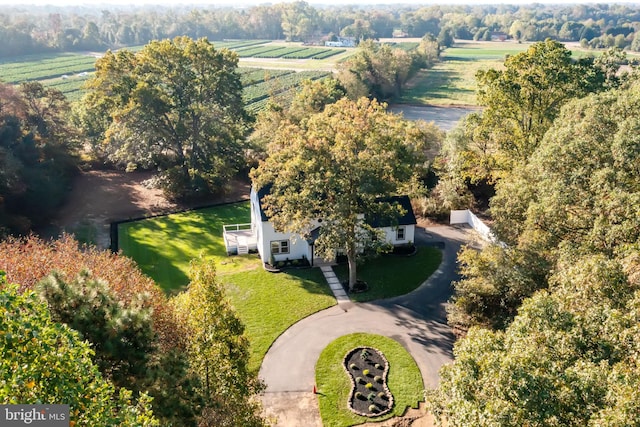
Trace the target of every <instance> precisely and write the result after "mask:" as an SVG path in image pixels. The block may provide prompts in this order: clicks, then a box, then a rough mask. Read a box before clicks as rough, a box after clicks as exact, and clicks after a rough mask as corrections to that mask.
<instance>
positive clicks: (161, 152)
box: [81, 37, 246, 198]
mask: <svg viewBox="0 0 640 427" xmlns="http://www.w3.org/2000/svg"><path fill="white" fill-rule="evenodd" d="M237 64H238V58H237V56H236V54H235V53H232V52H230V51H228V50H226V49H219V50H216V49H215V48H214V46H213V44H211V43H210V42H209V41H207V40H206V39H199V40H192V39H190V38H188V37H176V38H175V39H173V40H163V41H154V42H151V43H149V44H148V45H146V46H145V47H144V48H143V49H142V50H141V51H139V52H137V53H135V54H133V53H131V52H126V51H124V52H118V53H115V54H114V53H111V52H108V53H107V54H106V55H105V56H104V57H102V58H101V59H99V60H98V61H97V63H96V75H95V77H94V79H93V80H92V81H91V82H90V83H89V88H90V89H91V92H90V93H89V94H88V95H87V96H86V97H85V99H84V101H83V102H84V112H83V113H82V114H81V116H83V119H82V122H83V123H84V124H85V125H86V127H87V129H88V131H90V133H91V134H93V135H94V136H96V133H97V137H98V138H99V139H101V140H102V142H103V145H106V147H107V150H106V154H107V155H108V157H109V159H110V160H111V161H114V162H118V163H121V164H126V165H127V167H128V168H134V167H138V166H140V167H144V168H151V167H153V168H159V169H160V170H161V171H162V174H161V181H160V182H161V185H162V187H163V189H164V190H165V191H166V192H167V194H168V195H170V196H173V197H175V198H185V197H186V198H188V197H196V196H198V195H201V194H207V193H213V192H217V191H220V189H221V187H222V186H223V185H224V184H225V183H226V182H228V179H229V178H230V177H231V176H233V175H234V174H235V172H236V171H237V170H238V168H239V166H240V165H241V164H242V159H243V149H244V142H243V140H244V133H245V118H246V116H245V112H244V109H243V104H242V84H241V82H240V78H239V75H238V74H237V73H236V69H237ZM96 114H99V115H103V118H102V119H100V117H95V116H96ZM104 117H106V121H105V119H104ZM96 119H97V120H96ZM96 123H98V125H96Z"/></svg>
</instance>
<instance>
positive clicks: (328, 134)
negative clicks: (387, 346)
mask: <svg viewBox="0 0 640 427" xmlns="http://www.w3.org/2000/svg"><path fill="white" fill-rule="evenodd" d="M428 143H429V141H427V139H426V137H425V133H424V132H423V130H422V128H421V127H420V126H419V125H418V124H415V123H411V122H407V121H405V120H403V119H402V118H401V117H399V116H396V115H393V114H389V113H387V112H386V110H385V106H384V105H382V104H379V103H378V102H376V101H369V100H368V99H367V98H361V99H359V100H358V101H357V102H354V101H350V100H348V99H346V98H345V99H341V100H340V101H338V102H336V103H334V104H330V105H327V106H326V107H325V109H324V110H323V111H322V112H320V113H317V114H314V115H312V116H311V117H310V118H309V119H308V120H306V121H303V122H301V123H300V124H295V123H290V122H284V123H282V125H281V126H280V127H279V128H278V131H277V132H276V133H275V134H274V136H273V139H272V142H271V143H270V145H269V147H268V149H267V150H268V157H267V158H266V160H264V161H263V162H262V163H261V164H260V166H259V167H258V168H257V169H255V170H254V171H253V173H252V177H253V180H254V185H255V186H256V187H257V188H258V189H260V188H262V187H265V186H270V194H269V195H266V196H265V197H264V199H263V200H264V204H265V211H266V213H267V215H269V217H270V218H271V221H272V222H273V224H274V227H275V228H276V229H277V230H281V231H287V232H293V233H296V234H299V235H301V236H309V233H310V232H311V230H312V229H314V228H317V226H318V222H317V221H318V220H321V221H322V224H321V225H322V226H321V227H320V235H319V237H318V240H317V241H316V246H315V247H316V249H317V253H318V254H319V255H321V256H325V257H327V258H331V257H333V256H334V254H335V251H336V250H341V251H344V253H345V254H346V256H347V259H348V263H349V285H350V287H351V288H353V286H354V285H355V283H356V257H357V256H358V247H359V246H360V245H364V246H365V247H366V246H368V245H374V244H376V243H377V244H379V243H380V242H381V241H383V240H384V239H375V238H374V236H377V234H376V230H375V229H374V228H373V227H372V226H371V225H370V224H368V223H367V221H366V218H371V217H373V216H375V215H376V214H378V215H380V216H387V217H390V218H393V217H397V216H398V215H399V214H401V212H399V210H398V209H399V208H398V206H396V205H394V204H392V203H389V202H385V201H384V200H382V199H381V197H385V196H391V195H395V194H397V192H398V191H403V190H405V189H406V188H403V186H404V185H406V184H407V183H408V182H409V181H410V180H411V178H412V177H413V176H414V175H415V174H416V173H418V174H419V173H420V172H421V171H422V167H423V166H424V154H425V149H426V147H427V145H428Z"/></svg>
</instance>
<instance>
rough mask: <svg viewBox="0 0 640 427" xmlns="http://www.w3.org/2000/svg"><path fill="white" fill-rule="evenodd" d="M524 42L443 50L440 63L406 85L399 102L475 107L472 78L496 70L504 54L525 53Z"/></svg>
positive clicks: (470, 45) (464, 45)
mask: <svg viewBox="0 0 640 427" xmlns="http://www.w3.org/2000/svg"><path fill="white" fill-rule="evenodd" d="M528 47H529V45H528V44H526V43H522V44H519V43H510V42H478V43H475V42H473V43H472V42H469V43H465V42H458V43H456V45H455V46H454V47H451V48H448V49H446V50H445V51H444V52H443V53H442V55H441V58H440V59H441V60H440V62H438V63H436V64H435V66H434V67H433V68H431V69H429V70H422V71H420V72H419V73H418V75H417V76H415V77H414V78H413V79H412V81H411V82H410V83H409V88H408V89H407V90H406V91H405V92H404V94H403V95H402V98H401V99H400V101H399V102H400V103H406V104H426V105H437V106H449V105H455V106H464V105H476V80H475V75H476V73H477V72H478V71H479V70H488V69H491V68H500V67H502V64H503V63H504V60H505V58H506V56H507V55H513V54H516V53H519V52H522V51H524V50H526V49H527V48H528Z"/></svg>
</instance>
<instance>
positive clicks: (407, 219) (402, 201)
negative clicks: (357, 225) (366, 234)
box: [258, 184, 418, 238]
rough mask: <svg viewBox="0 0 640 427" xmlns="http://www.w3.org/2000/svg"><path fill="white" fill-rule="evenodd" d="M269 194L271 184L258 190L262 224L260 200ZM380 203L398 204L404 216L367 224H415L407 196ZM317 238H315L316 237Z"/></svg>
mask: <svg viewBox="0 0 640 427" xmlns="http://www.w3.org/2000/svg"><path fill="white" fill-rule="evenodd" d="M270 192H271V184H268V185H265V186H264V187H262V188H261V189H260V190H258V201H259V204H260V216H261V218H262V221H263V222H267V221H269V217H268V216H267V214H266V213H265V211H264V209H263V207H262V198H263V197H264V196H266V195H267V194H269V193H270ZM379 200H380V201H381V202H387V203H391V204H399V205H400V206H401V207H402V210H404V211H405V214H404V215H403V216H401V217H400V218H397V222H395V221H393V218H376V217H374V218H372V219H370V220H368V222H369V224H370V225H371V226H373V227H376V228H379V227H390V226H395V225H412V224H414V225H415V224H417V223H418V222H417V221H416V216H415V214H414V213H413V208H412V207H411V200H409V196H406V195H405V196H392V197H385V198H381V199H379ZM316 238H317V236H316Z"/></svg>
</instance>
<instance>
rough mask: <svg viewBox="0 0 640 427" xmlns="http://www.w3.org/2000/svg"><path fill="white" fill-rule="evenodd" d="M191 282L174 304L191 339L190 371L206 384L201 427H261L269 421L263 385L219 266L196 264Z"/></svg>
mask: <svg viewBox="0 0 640 427" xmlns="http://www.w3.org/2000/svg"><path fill="white" fill-rule="evenodd" d="M190 279H191V281H190V282H189V287H188V288H187V290H186V291H185V292H184V293H182V294H180V295H178V296H176V297H175V298H174V300H173V303H174V306H175V307H176V312H177V314H178V317H179V319H180V320H181V321H182V322H183V325H184V327H185V329H186V331H187V334H188V336H187V358H188V360H189V370H190V372H191V373H192V374H194V375H195V376H197V377H198V378H199V379H200V383H201V389H200V394H201V395H202V396H203V398H204V401H205V407H204V409H203V411H202V413H201V415H200V420H199V425H201V426H220V427H225V426H229V427H233V426H247V427H253V426H255V427H261V426H263V425H264V420H263V419H262V418H261V417H260V406H259V404H258V403H257V402H256V399H255V396H256V394H257V393H259V392H261V391H262V383H261V382H260V381H259V380H258V377H257V373H256V372H251V371H249V369H248V363H249V342H248V340H247V338H246V336H245V335H244V325H243V324H242V322H241V321H240V319H239V318H238V316H237V315H236V313H235V312H234V310H233V308H232V307H231V305H230V304H229V302H228V300H227V298H226V294H225V290H224V288H223V287H222V286H221V285H220V284H219V283H218V282H217V280H216V272H215V266H214V264H213V262H211V261H207V260H205V259H203V258H199V259H197V260H193V261H192V263H191V268H190Z"/></svg>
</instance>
